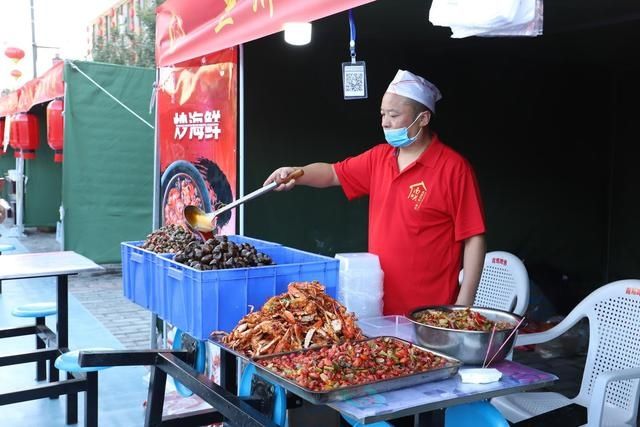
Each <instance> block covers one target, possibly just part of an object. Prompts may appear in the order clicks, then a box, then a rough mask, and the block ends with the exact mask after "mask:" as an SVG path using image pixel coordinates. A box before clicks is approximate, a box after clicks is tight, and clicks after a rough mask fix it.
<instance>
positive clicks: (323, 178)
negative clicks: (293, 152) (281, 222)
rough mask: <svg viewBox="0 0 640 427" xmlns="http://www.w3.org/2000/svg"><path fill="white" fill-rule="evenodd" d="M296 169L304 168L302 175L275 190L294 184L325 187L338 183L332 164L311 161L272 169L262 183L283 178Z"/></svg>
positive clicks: (286, 188)
mask: <svg viewBox="0 0 640 427" xmlns="http://www.w3.org/2000/svg"><path fill="white" fill-rule="evenodd" d="M296 169H302V170H304V175H303V176H301V177H300V178H298V179H292V180H291V181H289V182H288V183H287V184H282V185H280V186H278V187H277V188H276V191H281V190H290V189H291V188H293V186H295V185H307V186H309V187H316V188H326V187H334V186H338V185H340V181H338V175H336V172H335V170H334V169H333V165H332V164H330V163H311V164H309V165H306V166H303V167H291V166H285V167H281V168H278V169H276V170H275V171H273V173H272V174H271V175H269V178H267V180H266V181H265V182H264V184H263V185H267V184H270V183H272V182H274V181H278V180H281V179H284V178H286V177H287V175H289V174H290V173H292V172H293V171H295V170H296Z"/></svg>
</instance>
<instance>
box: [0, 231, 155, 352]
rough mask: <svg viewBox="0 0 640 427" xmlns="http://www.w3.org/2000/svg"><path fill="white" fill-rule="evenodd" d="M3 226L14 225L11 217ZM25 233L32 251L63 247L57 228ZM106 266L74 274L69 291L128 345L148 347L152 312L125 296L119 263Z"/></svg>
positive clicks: (52, 249) (28, 247)
mask: <svg viewBox="0 0 640 427" xmlns="http://www.w3.org/2000/svg"><path fill="white" fill-rule="evenodd" d="M2 226H4V227H5V229H6V228H8V227H9V226H11V223H10V220H8V221H7V222H5V223H4V224H3V225H2ZM0 227H1V226H0ZM25 235H26V236H25V237H23V238H20V239H19V240H20V243H22V244H23V245H24V246H25V247H26V248H27V249H28V250H29V252H50V251H59V250H60V245H59V244H58V242H57V241H56V239H55V237H56V236H55V231H52V230H38V229H35V228H28V229H27V230H25ZM103 267H105V269H106V270H105V272H103V273H97V274H91V273H86V274H79V275H77V276H71V277H70V278H69V291H70V292H71V293H72V294H73V296H75V297H76V298H77V299H78V300H79V301H80V303H81V304H82V305H83V306H84V307H85V308H86V309H87V310H89V312H91V314H92V315H93V316H95V317H96V318H97V319H98V320H99V321H100V323H102V324H103V325H104V326H105V327H106V328H107V329H108V330H109V332H111V333H112V334H113V335H114V336H115V337H116V338H117V339H118V341H120V342H121V343H122V345H123V346H124V347H125V348H128V349H133V348H149V342H150V341H149V336H150V327H151V326H150V325H151V313H150V312H149V311H148V310H145V309H144V308H142V307H140V306H138V305H137V304H134V303H132V302H131V301H129V300H128V299H126V298H125V297H124V296H123V294H122V269H121V266H120V264H108V265H103Z"/></svg>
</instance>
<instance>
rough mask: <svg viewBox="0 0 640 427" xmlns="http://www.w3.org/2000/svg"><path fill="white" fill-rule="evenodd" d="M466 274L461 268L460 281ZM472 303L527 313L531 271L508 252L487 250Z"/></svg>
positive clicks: (517, 312) (521, 313) (522, 313)
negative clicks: (528, 271) (529, 273)
mask: <svg viewBox="0 0 640 427" xmlns="http://www.w3.org/2000/svg"><path fill="white" fill-rule="evenodd" d="M463 275H464V270H461V271H460V276H459V281H460V283H462V277H463ZM473 305H474V306H476V307H487V308H496V309H498V310H505V311H509V312H512V313H515V314H518V315H520V316H522V315H524V313H525V312H526V311H527V307H528V306H529V275H528V274H527V269H526V268H525V266H524V264H523V263H522V261H520V259H519V258H518V257H517V256H515V255H513V254H511V253H509V252H504V251H493V252H488V253H487V254H486V255H485V257H484V267H483V268H482V276H481V277H480V283H479V284H478V290H477V291H476V297H475V300H474V301H473Z"/></svg>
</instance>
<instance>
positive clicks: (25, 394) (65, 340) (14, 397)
mask: <svg viewBox="0 0 640 427" xmlns="http://www.w3.org/2000/svg"><path fill="white" fill-rule="evenodd" d="M100 270H104V269H103V268H102V267H101V266H99V265H98V264H96V263H94V262H93V261H91V260H90V259H88V258H86V257H84V256H82V255H80V254H77V253H75V252H73V251H64V252H42V253H28V254H17V255H3V256H1V257H0V281H2V280H16V279H33V278H40V277H56V278H57V283H56V305H57V324H56V328H55V329H56V330H55V332H53V331H51V330H50V329H49V328H48V327H47V326H46V325H33V326H20V327H13V328H6V329H0V338H9V337H17V336H23V335H38V336H39V337H40V338H42V339H43V340H44V341H45V342H47V343H48V345H47V347H46V348H43V349H36V350H34V351H30V352H26V353H19V354H12V355H7V356H2V357H0V367H1V366H10V365H16V364H22V363H31V362H39V361H49V373H50V374H49V383H48V384H38V385H35V386H33V387H30V388H27V389H23V390H18V391H12V392H8V393H2V394H0V405H8V404H12V403H17V402H24V401H28V400H35V399H41V398H45V397H50V398H55V397H57V396H59V395H62V394H66V395H68V398H67V424H75V423H76V422H77V419H78V400H77V398H78V397H77V393H78V392H81V391H84V390H85V389H86V386H87V381H86V376H85V375H84V374H73V375H70V374H67V379H66V380H62V381H60V380H59V378H60V375H59V371H58V370H57V369H56V368H55V366H54V362H55V359H56V358H57V357H58V356H60V355H61V354H63V353H65V352H67V351H69V349H68V346H69V304H68V278H69V276H71V275H76V274H78V273H85V272H93V271H100ZM34 302H35V301H34ZM96 417H97V414H96Z"/></svg>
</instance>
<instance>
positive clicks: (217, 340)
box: [209, 332, 250, 362]
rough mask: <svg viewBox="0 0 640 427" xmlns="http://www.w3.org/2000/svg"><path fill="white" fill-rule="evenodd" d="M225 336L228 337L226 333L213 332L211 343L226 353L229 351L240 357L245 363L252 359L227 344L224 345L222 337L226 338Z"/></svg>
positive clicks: (210, 337) (210, 336) (210, 338)
mask: <svg viewBox="0 0 640 427" xmlns="http://www.w3.org/2000/svg"><path fill="white" fill-rule="evenodd" d="M225 335H228V334H227V333H226V332H220V333H218V332H212V333H211V335H209V342H210V343H212V344H215V345H216V346H218V347H220V348H221V349H223V350H224V351H227V352H229V353H231V354H233V355H234V356H236V357H239V358H240V359H242V360H244V361H245V362H248V361H249V359H250V357H249V356H247V355H246V354H244V353H240V352H239V351H236V350H234V349H232V348H230V347H228V346H227V345H226V344H224V343H223V342H222V337H224V336H225Z"/></svg>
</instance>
